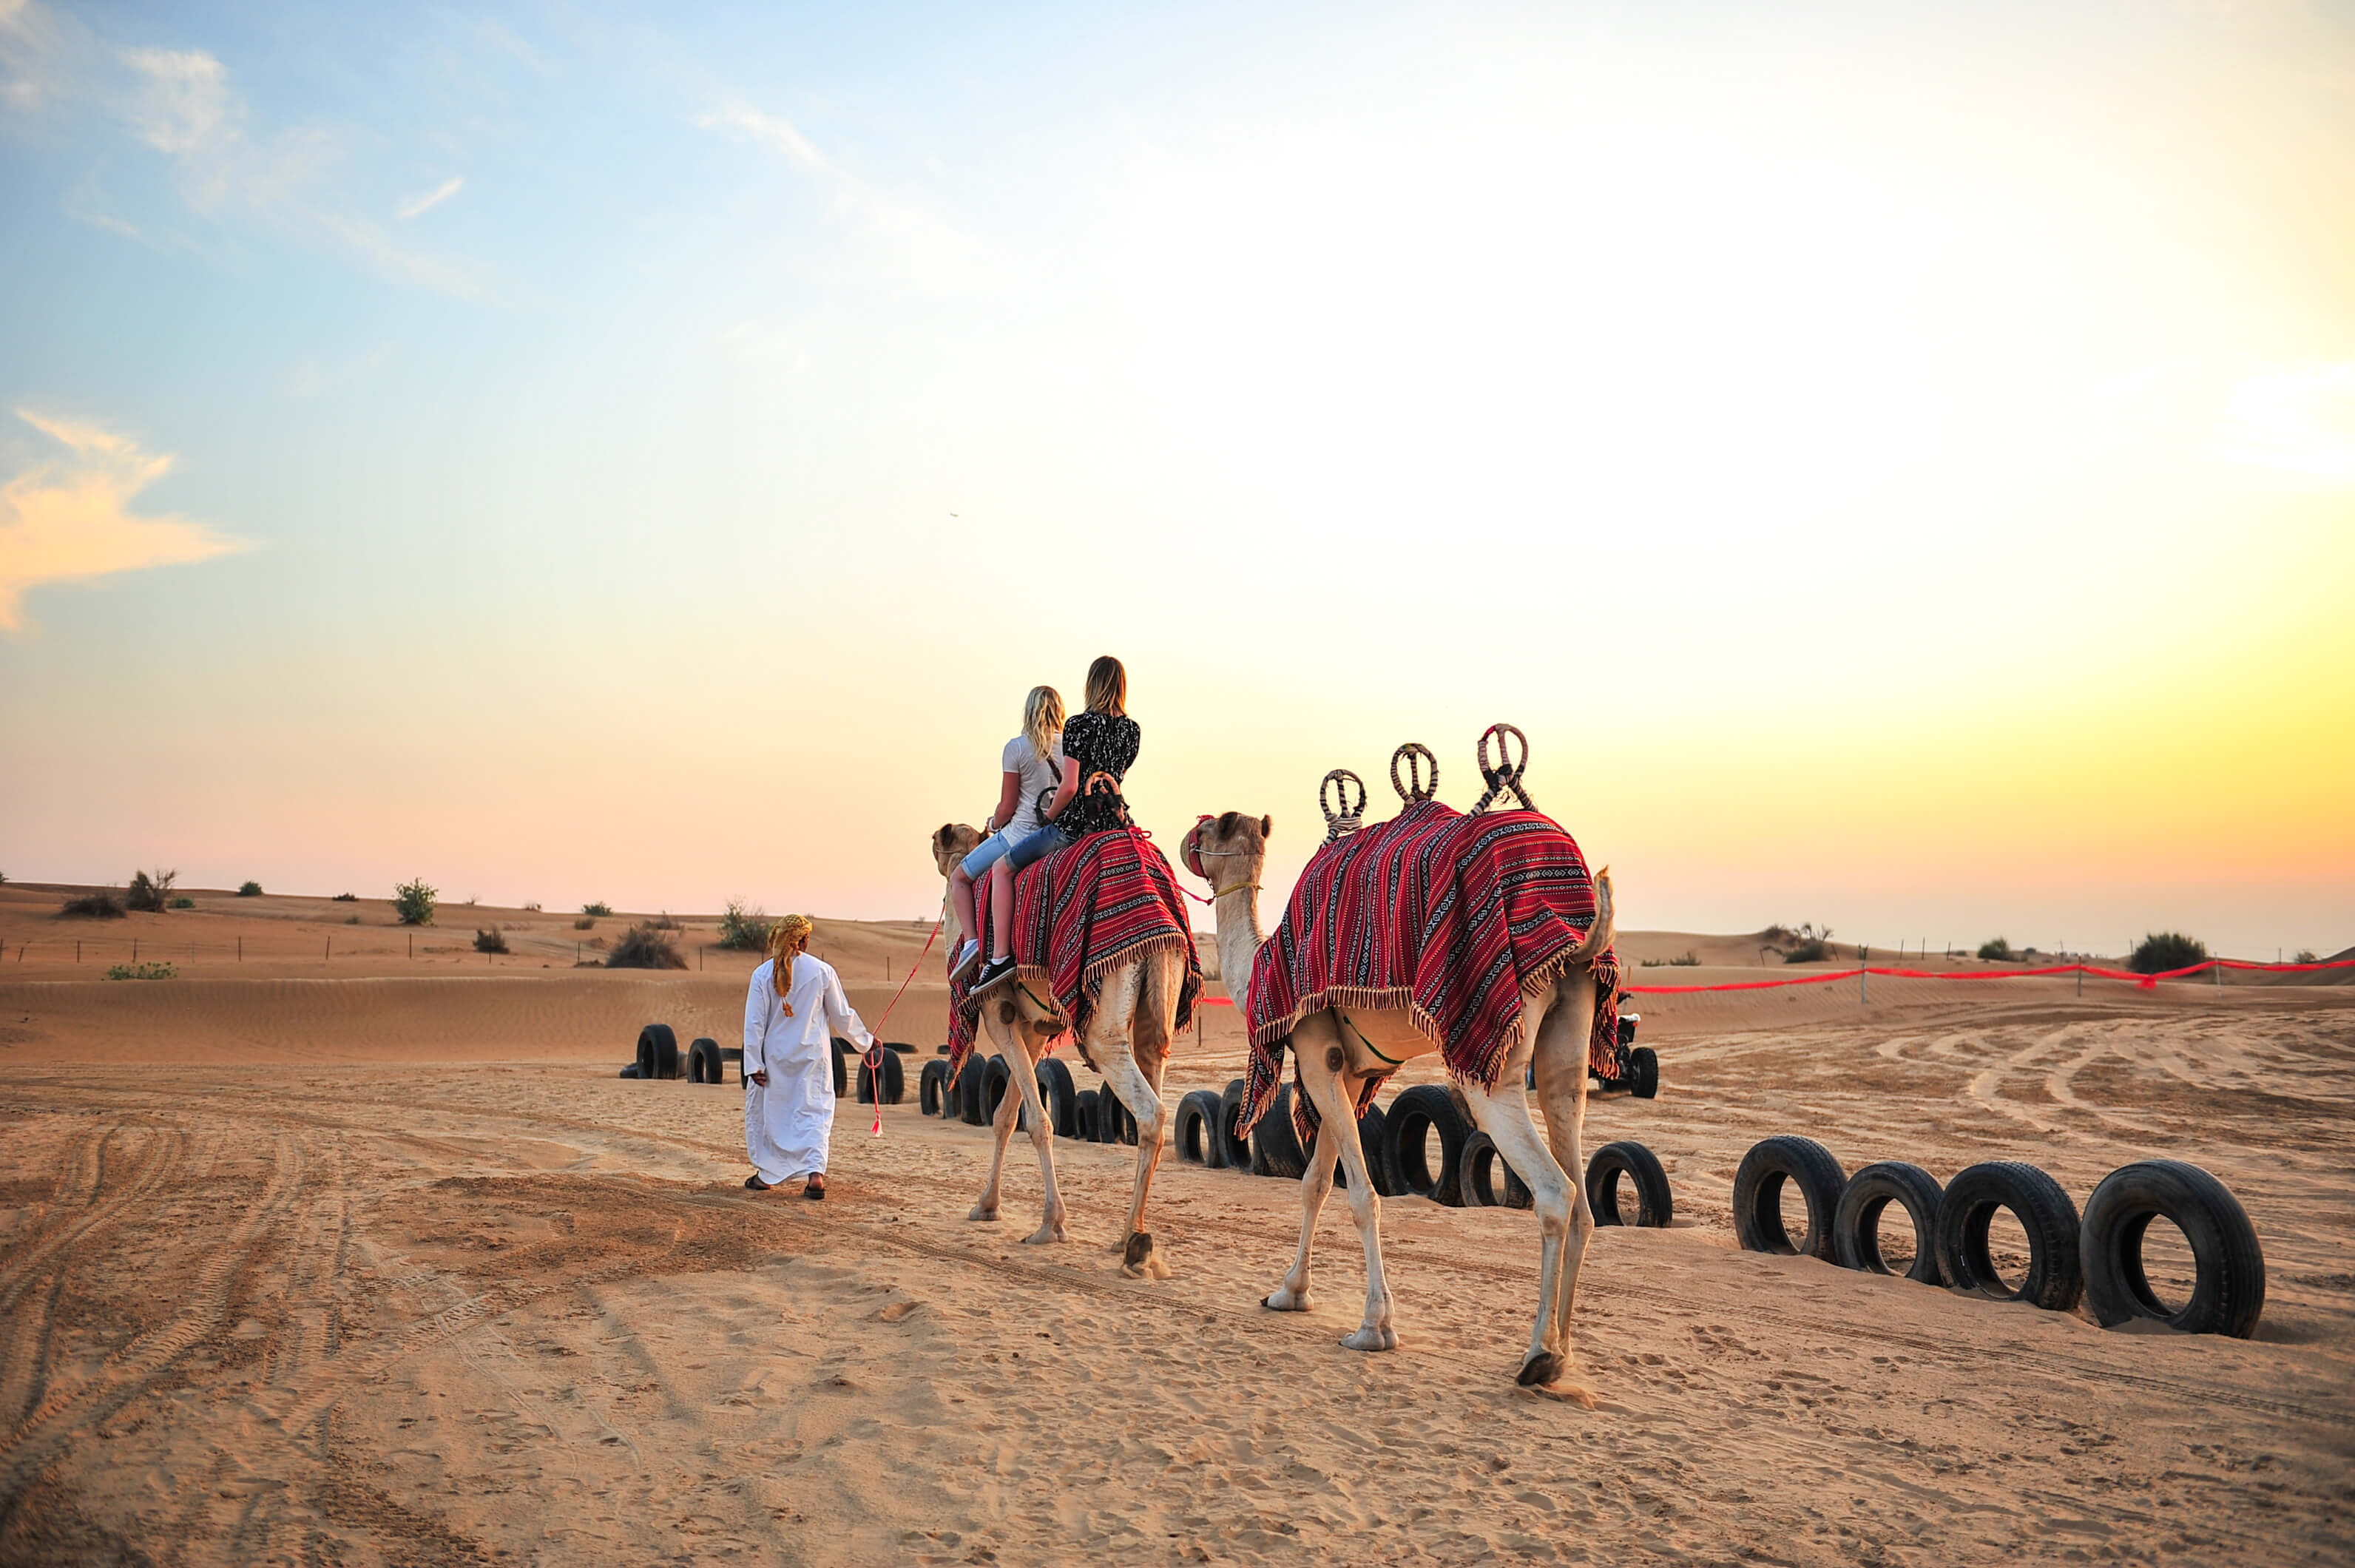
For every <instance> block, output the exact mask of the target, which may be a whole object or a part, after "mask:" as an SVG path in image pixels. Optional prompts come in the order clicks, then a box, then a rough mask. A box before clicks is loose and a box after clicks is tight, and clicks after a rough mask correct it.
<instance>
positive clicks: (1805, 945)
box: [1783, 936, 1832, 964]
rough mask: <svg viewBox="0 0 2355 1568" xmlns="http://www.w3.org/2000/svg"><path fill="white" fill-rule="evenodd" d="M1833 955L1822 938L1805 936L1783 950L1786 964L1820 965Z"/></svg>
mask: <svg viewBox="0 0 2355 1568" xmlns="http://www.w3.org/2000/svg"><path fill="white" fill-rule="evenodd" d="M1831 955H1832V950H1831V948H1830V946H1829V945H1828V944H1826V943H1825V941H1824V939H1823V938H1822V937H1820V936H1803V937H1801V938H1800V939H1799V940H1798V941H1796V942H1795V943H1793V944H1791V945H1790V946H1788V947H1785V949H1783V962H1784V963H1785V964H1820V963H1822V962H1823V961H1824V960H1825V959H1827V958H1829V957H1830V956H1831Z"/></svg>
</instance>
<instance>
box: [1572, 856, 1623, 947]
mask: <svg viewBox="0 0 2355 1568" xmlns="http://www.w3.org/2000/svg"><path fill="white" fill-rule="evenodd" d="M1614 926H1615V923H1614V920H1613V917H1612V912H1611V868H1610V867H1608V866H1605V867H1604V868H1603V869H1601V870H1599V871H1597V872H1595V873H1594V923H1593V925H1590V926H1588V927H1587V928H1586V934H1585V935H1584V936H1582V937H1580V938H1579V940H1578V945H1577V946H1575V947H1573V948H1572V949H1571V950H1570V953H1569V955H1568V956H1567V958H1566V959H1565V961H1564V964H1565V967H1577V966H1580V965H1590V964H1593V962H1594V961H1595V960H1596V959H1597V958H1600V957H1601V956H1602V955H1604V954H1606V953H1608V952H1610V951H1611V942H1612V938H1613V936H1614Z"/></svg>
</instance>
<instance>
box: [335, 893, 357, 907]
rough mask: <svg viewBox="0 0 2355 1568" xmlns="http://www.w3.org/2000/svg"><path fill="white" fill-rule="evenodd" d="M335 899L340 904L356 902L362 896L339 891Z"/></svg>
mask: <svg viewBox="0 0 2355 1568" xmlns="http://www.w3.org/2000/svg"><path fill="white" fill-rule="evenodd" d="M359 901H360V896H359V894H357V893H337V894H336V896H335V899H334V902H336V903H339V904H356V903H357V902H359Z"/></svg>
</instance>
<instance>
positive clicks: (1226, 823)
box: [1178, 811, 1275, 889]
mask: <svg viewBox="0 0 2355 1568" xmlns="http://www.w3.org/2000/svg"><path fill="white" fill-rule="evenodd" d="M1274 831H1275V818H1274V817H1273V816H1244V815H1243V814H1242V813H1241V812H1240V811H1230V812H1227V813H1225V814H1224V815H1222V816H1205V817H1202V818H1200V819H1199V821H1197V822H1196V823H1195V824H1194V826H1193V827H1191V828H1189V829H1188V831H1187V834H1186V837H1185V838H1184V840H1183V841H1182V842H1181V843H1180V844H1179V845H1178V859H1181V860H1183V861H1184V862H1185V863H1186V869H1188V870H1189V871H1191V872H1193V873H1194V874H1195V875H1196V876H1198V877H1199V878H1201V879H1202V880H1204V881H1206V882H1208V883H1209V884H1210V886H1211V887H1212V888H1213V889H1219V888H1231V887H1234V886H1237V885H1239V884H1241V883H1243V882H1255V881H1257V880H1259V869H1260V866H1261V864H1262V863H1263V862H1264V861H1265V860H1266V859H1267V841H1268V837H1269V836H1270V835H1272V834H1273V833H1274Z"/></svg>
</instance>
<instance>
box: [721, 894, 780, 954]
mask: <svg viewBox="0 0 2355 1568" xmlns="http://www.w3.org/2000/svg"><path fill="white" fill-rule="evenodd" d="M719 945H720V946H722V947H725V948H727V949H728V950H729V951H730V952H731V953H758V952H760V951H762V949H763V948H765V947H767V946H768V945H769V917H768V916H767V915H766V914H764V913H762V911H761V910H760V908H759V907H758V906H757V905H756V906H754V907H753V908H751V909H746V908H745V907H744V906H743V905H742V904H741V903H740V902H738V901H736V900H734V899H730V900H729V901H728V909H727V912H725V913H723V914H721V915H720V917H719Z"/></svg>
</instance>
